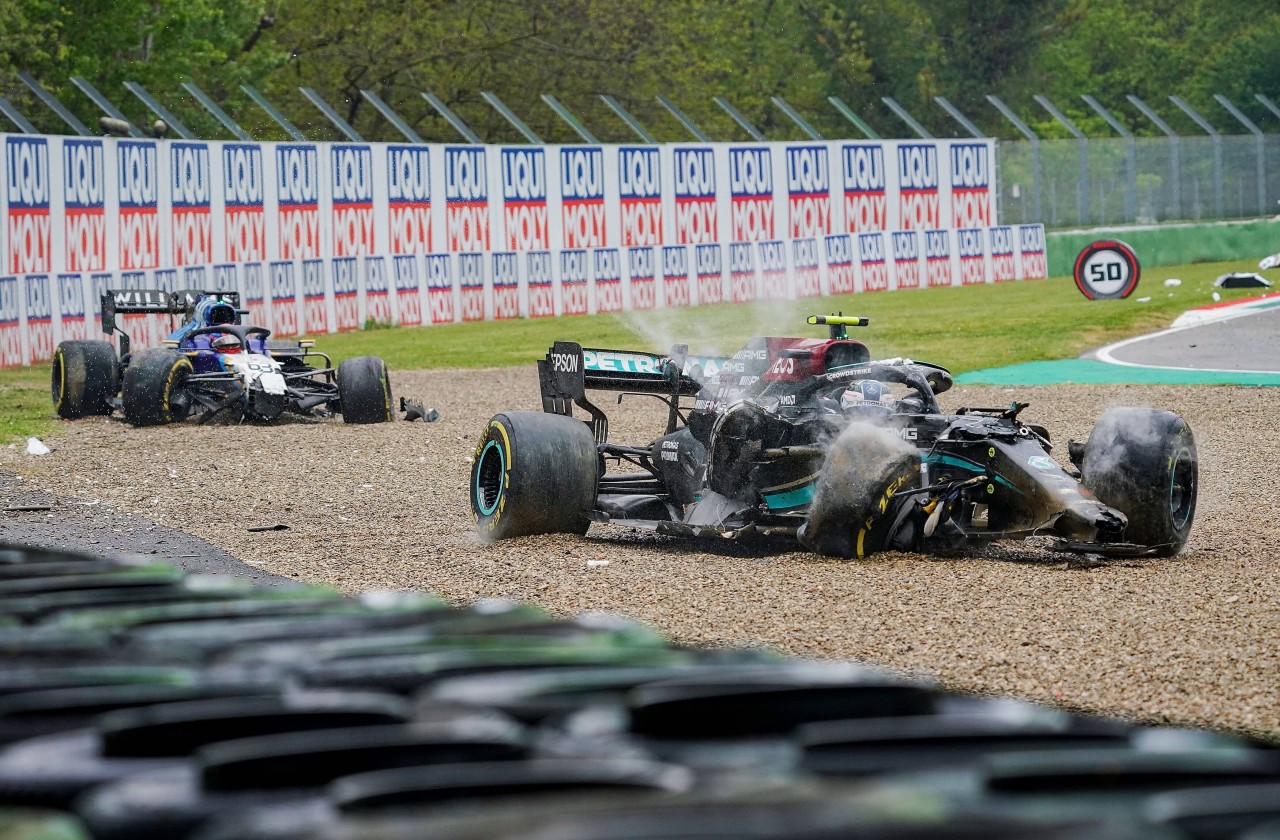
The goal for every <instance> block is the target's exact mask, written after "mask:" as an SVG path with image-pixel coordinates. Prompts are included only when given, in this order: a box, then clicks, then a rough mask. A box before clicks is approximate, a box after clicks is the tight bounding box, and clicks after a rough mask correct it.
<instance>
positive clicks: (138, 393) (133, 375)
mask: <svg viewBox="0 0 1280 840" xmlns="http://www.w3.org/2000/svg"><path fill="white" fill-rule="evenodd" d="M191 370H192V369H191V360H190V359H188V358H187V357H186V356H184V355H182V354H181V353H179V352H177V351H176V350H168V349H155V350H142V351H140V352H138V353H135V354H134V355H133V358H132V359H131V360H130V362H129V366H128V367H127V368H125V371H124V384H123V385H122V386H121V388H120V403H121V407H122V408H123V409H124V419H125V420H128V421H129V422H130V423H132V424H133V425H135V426H158V425H161V424H163V423H178V422H181V421H182V420H185V419H187V414H189V413H190V411H191V395H190V394H189V393H188V392H187V388H186V383H187V378H188V377H190V376H191Z"/></svg>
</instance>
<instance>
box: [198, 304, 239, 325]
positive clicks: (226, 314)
mask: <svg viewBox="0 0 1280 840" xmlns="http://www.w3.org/2000/svg"><path fill="white" fill-rule="evenodd" d="M196 320H197V321H198V322H199V323H200V324H201V325H202V326H206V327H220V326H222V325H223V324H234V323H236V322H237V315H236V308H235V307H234V306H232V305H231V304H229V303H227V302H226V301H225V300H216V299H210V298H205V299H204V300H202V301H200V302H199V303H197V304H196Z"/></svg>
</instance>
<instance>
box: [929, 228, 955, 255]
mask: <svg viewBox="0 0 1280 840" xmlns="http://www.w3.org/2000/svg"><path fill="white" fill-rule="evenodd" d="M950 234H951V232H950V231H947V230H926V231H925V232H924V258H925V259H927V260H943V259H950V258H951V235H950Z"/></svg>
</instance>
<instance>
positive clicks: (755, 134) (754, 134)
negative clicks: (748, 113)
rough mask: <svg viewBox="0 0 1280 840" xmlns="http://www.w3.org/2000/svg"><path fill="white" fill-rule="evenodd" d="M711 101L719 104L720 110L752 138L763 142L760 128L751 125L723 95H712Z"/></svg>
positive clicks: (763, 137)
mask: <svg viewBox="0 0 1280 840" xmlns="http://www.w3.org/2000/svg"><path fill="white" fill-rule="evenodd" d="M711 101H712V102H714V103H716V104H717V105H719V106H720V108H721V110H723V111H724V112H725V113H726V114H728V115H729V118H730V119H732V120H733V121H734V122H736V123H737V124H738V125H739V126H741V127H742V130H743V131H745V132H746V133H747V134H749V135H751V139H752V140H759V141H760V142H761V143H763V142H765V140H766V138H765V136H764V135H763V134H761V133H760V129H758V128H756V127H755V126H754V125H752V124H751V120H749V119H747V118H746V117H745V116H744V115H743V113H742V112H741V111H739V110H738V109H737V108H735V107H733V105H732V104H731V103H730V102H729V100H727V99H725V98H724V97H723V96H713V97H711Z"/></svg>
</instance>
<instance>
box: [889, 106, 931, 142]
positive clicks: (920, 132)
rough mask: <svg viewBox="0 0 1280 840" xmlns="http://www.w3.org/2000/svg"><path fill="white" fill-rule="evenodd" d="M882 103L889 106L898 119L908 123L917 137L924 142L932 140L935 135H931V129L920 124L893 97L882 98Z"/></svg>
mask: <svg viewBox="0 0 1280 840" xmlns="http://www.w3.org/2000/svg"><path fill="white" fill-rule="evenodd" d="M880 101H881V102H883V103H884V104H885V105H886V106H888V108H889V110H890V111H893V113H895V114H897V115H898V118H899V119H900V120H902V121H903V122H904V123H906V124H907V125H908V126H909V127H910V128H911V130H912V131H914V132H915V133H916V135H917V136H918V137H920V138H922V139H924V140H932V139H933V135H932V134H930V133H929V129H927V128H925V127H924V126H923V125H921V124H920V121H919V120H917V119H916V118H915V117H913V116H911V112H910V111H908V110H907V109H906V108H903V107H902V106H901V105H899V104H898V100H896V99H894V98H893V97H892V96H882V97H880Z"/></svg>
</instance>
